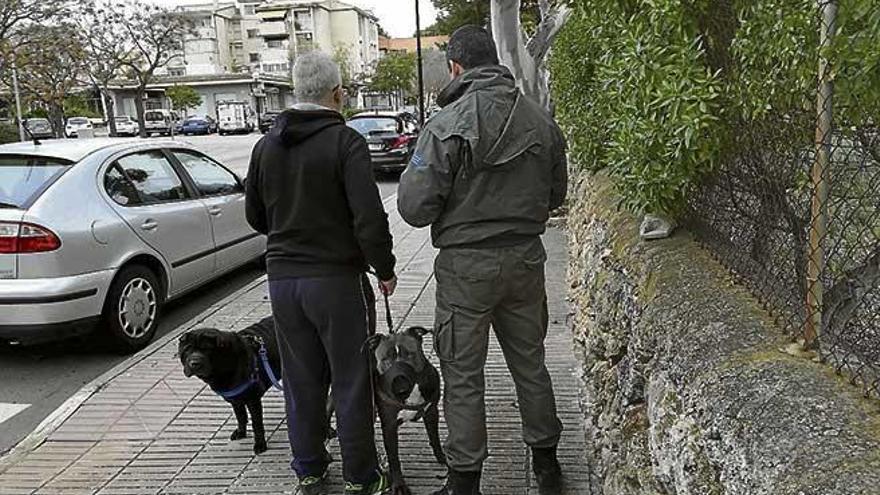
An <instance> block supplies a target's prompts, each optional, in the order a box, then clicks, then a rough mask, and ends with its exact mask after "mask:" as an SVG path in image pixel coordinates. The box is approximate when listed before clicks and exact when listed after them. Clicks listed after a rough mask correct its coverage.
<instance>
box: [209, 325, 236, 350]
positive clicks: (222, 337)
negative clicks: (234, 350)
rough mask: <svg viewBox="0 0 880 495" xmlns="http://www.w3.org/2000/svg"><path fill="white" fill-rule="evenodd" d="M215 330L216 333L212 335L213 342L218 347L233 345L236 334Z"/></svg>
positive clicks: (223, 347)
mask: <svg viewBox="0 0 880 495" xmlns="http://www.w3.org/2000/svg"><path fill="white" fill-rule="evenodd" d="M217 332H218V333H217V334H216V335H215V336H214V343H215V344H216V346H217V347H218V348H220V349H225V348H228V347H232V346H234V345H235V342H236V340H237V339H238V335H236V334H234V333H232V332H222V331H220V330H218V331H217Z"/></svg>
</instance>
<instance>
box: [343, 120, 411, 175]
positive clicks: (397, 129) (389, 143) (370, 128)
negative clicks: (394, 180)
mask: <svg viewBox="0 0 880 495" xmlns="http://www.w3.org/2000/svg"><path fill="white" fill-rule="evenodd" d="M348 126H349V127H351V128H352V129H354V130H356V131H358V132H359V133H361V135H362V136H364V138H366V140H367V146H369V147H370V156H371V157H372V159H373V169H374V170H376V171H378V172H400V171H402V170H403V169H405V168H406V165H407V164H408V163H409V159H410V157H411V156H412V152H413V150H414V149H415V147H416V141H417V140H418V136H419V128H418V124H417V122H416V120H415V118H414V117H413V116H412V115H411V114H409V113H406V112H365V113H359V114H357V115H355V116H353V117H351V118H350V119H349V120H348Z"/></svg>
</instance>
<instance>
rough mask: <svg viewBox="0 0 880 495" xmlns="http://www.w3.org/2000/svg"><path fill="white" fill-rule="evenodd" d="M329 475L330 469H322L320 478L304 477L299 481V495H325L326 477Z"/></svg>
mask: <svg viewBox="0 0 880 495" xmlns="http://www.w3.org/2000/svg"><path fill="white" fill-rule="evenodd" d="M329 475H330V467H329V466H328V467H326V468H324V472H323V473H321V475H320V476H306V477H303V478H300V479H299V491H297V493H298V494H301V495H327V483H326V481H327V477H328V476H329Z"/></svg>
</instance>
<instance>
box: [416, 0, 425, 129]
mask: <svg viewBox="0 0 880 495" xmlns="http://www.w3.org/2000/svg"><path fill="white" fill-rule="evenodd" d="M415 1H416V58H417V59H418V64H419V127H425V81H424V75H423V71H422V26H421V17H420V15H419V0H415Z"/></svg>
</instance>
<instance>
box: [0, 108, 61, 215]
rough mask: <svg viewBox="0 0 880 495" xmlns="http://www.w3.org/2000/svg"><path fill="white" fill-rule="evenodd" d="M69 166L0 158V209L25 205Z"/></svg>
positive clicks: (30, 158)
mask: <svg viewBox="0 0 880 495" xmlns="http://www.w3.org/2000/svg"><path fill="white" fill-rule="evenodd" d="M28 124H30V120H29V121H28ZM72 165H73V164H72V163H70V162H68V161H65V160H60V159H57V158H46V157H41V156H28V155H0V203H3V204H2V205H0V208H5V207H7V206H6V205H13V207H16V208H21V207H24V206H27V205H29V204H30V202H31V201H33V200H36V199H37V198H38V197H39V196H40V195H41V194H42V193H43V191H45V190H46V189H47V188H48V187H49V186H50V185H52V183H54V182H55V181H56V180H57V179H58V178H59V177H61V176H62V175H63V174H64V173H65V172H66V171H68V170H69V169H70V168H71V166H72Z"/></svg>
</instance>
